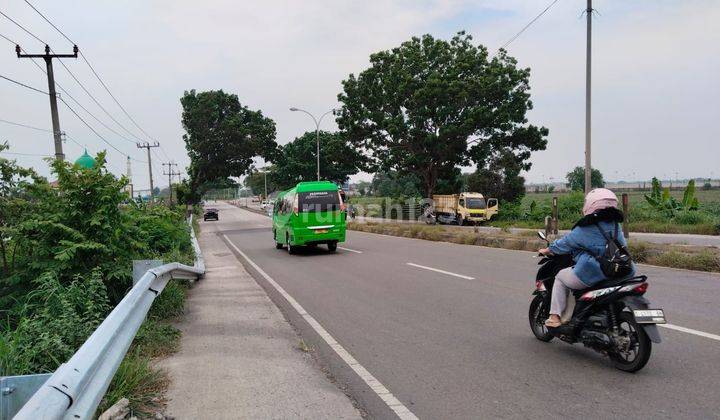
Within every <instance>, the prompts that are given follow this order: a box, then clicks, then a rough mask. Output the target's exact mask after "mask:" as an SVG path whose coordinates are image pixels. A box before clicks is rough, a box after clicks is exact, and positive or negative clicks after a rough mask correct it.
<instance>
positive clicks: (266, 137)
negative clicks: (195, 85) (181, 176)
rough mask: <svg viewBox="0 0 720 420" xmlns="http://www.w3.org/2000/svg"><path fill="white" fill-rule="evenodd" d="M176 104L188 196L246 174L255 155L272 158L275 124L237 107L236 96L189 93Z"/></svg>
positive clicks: (218, 91)
mask: <svg viewBox="0 0 720 420" xmlns="http://www.w3.org/2000/svg"><path fill="white" fill-rule="evenodd" d="M180 103H181V104H182V107H183V113H182V125H183V128H185V131H186V134H185V135H183V139H184V140H185V147H186V149H187V151H188V155H189V156H190V168H189V170H188V173H189V175H190V190H191V191H193V194H192V196H198V194H197V193H198V191H199V190H200V189H201V187H202V186H203V185H204V184H205V183H208V182H213V181H216V180H219V179H226V178H227V177H237V176H240V175H243V174H245V173H247V172H248V170H249V169H250V167H251V165H252V159H253V158H254V157H255V156H262V157H263V158H265V159H266V160H271V159H272V158H273V157H274V156H275V153H276V149H277V144H276V143H275V122H274V121H273V120H272V119H270V118H267V117H265V116H264V115H263V114H262V112H261V111H253V110H251V109H249V108H248V107H246V106H243V105H241V104H240V101H239V100H238V97H237V95H234V94H229V93H225V92H223V91H222V90H214V91H207V92H199V93H197V92H195V90H191V91H189V92H188V91H186V92H185V94H184V95H183V97H182V98H181V99H180Z"/></svg>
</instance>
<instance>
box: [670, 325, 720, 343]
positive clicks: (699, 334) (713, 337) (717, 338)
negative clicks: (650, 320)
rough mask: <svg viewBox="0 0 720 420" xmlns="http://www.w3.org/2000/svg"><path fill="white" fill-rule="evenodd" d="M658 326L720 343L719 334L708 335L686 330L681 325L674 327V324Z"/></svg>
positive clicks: (689, 329)
mask: <svg viewBox="0 0 720 420" xmlns="http://www.w3.org/2000/svg"><path fill="white" fill-rule="evenodd" d="M657 326H658V327H663V328H667V329H670V330H675V331H681V332H684V333H688V334H693V335H697V336H700V337H705V338H709V339H711V340H716V341H720V335H717V334H710V333H706V332H703V331H698V330H693V329H691V328H685V327H681V326H679V325H674V324H657Z"/></svg>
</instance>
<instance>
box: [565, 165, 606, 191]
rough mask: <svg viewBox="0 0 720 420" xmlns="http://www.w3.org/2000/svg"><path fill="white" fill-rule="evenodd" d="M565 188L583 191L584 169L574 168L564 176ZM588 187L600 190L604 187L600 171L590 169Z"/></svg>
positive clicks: (580, 167)
mask: <svg viewBox="0 0 720 420" xmlns="http://www.w3.org/2000/svg"><path fill="white" fill-rule="evenodd" d="M565 179H567V184H566V185H567V186H568V188H570V189H571V190H573V191H583V190H585V168H583V167H582V166H576V167H575V169H573V170H572V171H570V172H568V173H567V175H565ZM590 186H591V187H592V188H602V187H604V186H605V180H604V179H603V174H602V173H601V172H600V170H598V169H595V168H592V170H591V172H590Z"/></svg>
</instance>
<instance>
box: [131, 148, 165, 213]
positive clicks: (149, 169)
mask: <svg viewBox="0 0 720 420" xmlns="http://www.w3.org/2000/svg"><path fill="white" fill-rule="evenodd" d="M137 147H138V149H147V156H148V174H150V204H152V201H153V177H152V156H151V155H150V148H152V147H160V143H158V142H155V143H153V144H150V143H148V142H144V143H137Z"/></svg>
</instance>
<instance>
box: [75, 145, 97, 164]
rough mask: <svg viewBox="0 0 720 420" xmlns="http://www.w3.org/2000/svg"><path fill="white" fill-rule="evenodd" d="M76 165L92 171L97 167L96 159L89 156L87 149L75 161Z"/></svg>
mask: <svg viewBox="0 0 720 420" xmlns="http://www.w3.org/2000/svg"><path fill="white" fill-rule="evenodd" d="M75 164H76V165H78V166H79V167H81V168H84V169H92V168H94V167H95V159H93V157H92V156H90V155H88V152H87V149H85V153H83V155H82V156H80V157H79V158H78V159H77V160H76V161H75Z"/></svg>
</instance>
